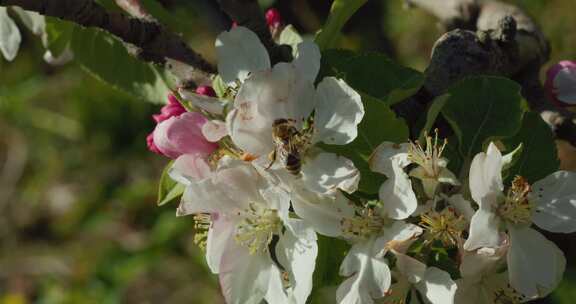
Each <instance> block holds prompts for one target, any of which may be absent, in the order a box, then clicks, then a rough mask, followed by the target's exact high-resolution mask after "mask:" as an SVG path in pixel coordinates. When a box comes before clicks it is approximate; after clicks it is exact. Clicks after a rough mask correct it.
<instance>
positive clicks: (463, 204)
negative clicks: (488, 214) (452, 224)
mask: <svg viewBox="0 0 576 304" xmlns="http://www.w3.org/2000/svg"><path fill="white" fill-rule="evenodd" d="M448 203H450V205H452V207H454V209H456V212H458V214H460V215H462V216H464V218H466V220H467V221H470V220H471V219H472V216H473V215H474V209H473V208H472V203H471V202H470V201H468V200H467V199H465V198H464V196H463V195H462V194H455V195H452V196H451V197H449V198H448Z"/></svg>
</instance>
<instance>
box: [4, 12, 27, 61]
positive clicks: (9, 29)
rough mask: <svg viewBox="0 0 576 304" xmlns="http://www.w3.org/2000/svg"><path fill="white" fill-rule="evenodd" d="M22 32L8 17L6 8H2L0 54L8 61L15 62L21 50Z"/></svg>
mask: <svg viewBox="0 0 576 304" xmlns="http://www.w3.org/2000/svg"><path fill="white" fill-rule="evenodd" d="M21 41H22V37H21V36H20V30H19V29H18V27H17V26H16V23H14V21H13V20H12V18H10V16H8V13H7V11H6V8H5V7H0V52H2V54H3V55H4V58H6V60H8V61H12V60H14V58H15V57H16V54H18V49H19V48H20V42H21Z"/></svg>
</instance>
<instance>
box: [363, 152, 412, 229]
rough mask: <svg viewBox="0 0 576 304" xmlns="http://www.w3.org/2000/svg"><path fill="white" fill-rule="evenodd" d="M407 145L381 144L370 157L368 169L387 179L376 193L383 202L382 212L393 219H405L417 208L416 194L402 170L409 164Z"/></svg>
mask: <svg viewBox="0 0 576 304" xmlns="http://www.w3.org/2000/svg"><path fill="white" fill-rule="evenodd" d="M408 146H409V144H395V143H391V142H383V143H382V144H380V145H379V146H378V147H377V148H376V149H375V150H374V152H373V153H372V156H371V157H370V161H369V162H370V169H371V170H372V171H374V172H378V173H382V174H384V175H386V177H387V178H388V179H387V180H386V181H385V182H384V183H383V184H382V186H380V190H379V192H378V197H379V198H380V200H381V201H382V202H383V205H382V209H381V210H382V212H383V214H386V215H388V216H389V217H391V218H393V219H405V218H407V217H409V216H410V215H411V214H412V213H414V211H416V208H417V207H418V200H417V199H416V194H414V190H413V189H412V182H411V181H410V177H408V175H407V174H406V173H405V172H404V168H405V167H407V166H408V165H409V164H410V161H409V160H408Z"/></svg>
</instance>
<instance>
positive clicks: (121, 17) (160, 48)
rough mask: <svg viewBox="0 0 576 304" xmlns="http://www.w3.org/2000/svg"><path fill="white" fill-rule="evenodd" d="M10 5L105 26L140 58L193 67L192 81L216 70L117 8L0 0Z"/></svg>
mask: <svg viewBox="0 0 576 304" xmlns="http://www.w3.org/2000/svg"><path fill="white" fill-rule="evenodd" d="M10 5H14V6H20V7H22V8H23V9H25V10H29V11H34V12H37V13H40V14H42V15H45V16H52V17H57V18H60V19H63V20H67V21H71V22H74V23H76V24H79V25H82V26H85V27H95V28H99V29H102V30H105V31H107V32H109V33H111V34H113V35H115V36H117V37H118V38H120V39H121V40H122V41H124V42H127V43H130V44H133V45H134V46H136V47H138V48H139V50H140V54H139V55H140V57H141V59H143V60H146V61H150V62H154V63H162V64H163V63H164V62H165V61H166V59H171V60H173V61H176V62H181V63H184V64H187V65H189V66H191V67H193V68H194V71H195V73H196V75H191V78H193V79H194V80H195V81H199V82H205V81H206V79H209V76H210V74H212V73H215V72H216V68H215V67H214V66H213V65H212V64H210V63H209V62H207V61H206V60H204V59H203V58H202V56H201V55H200V54H198V53H196V52H194V51H193V50H192V49H190V48H189V47H188V46H187V45H186V43H185V42H184V41H182V39H181V38H180V37H179V36H178V35H176V34H174V33H171V32H169V31H168V30H166V29H165V28H164V27H162V26H161V25H160V24H158V23H156V22H153V21H147V20H141V19H138V18H132V17H129V16H127V15H125V14H123V13H120V12H108V11H107V10H106V9H105V8H104V7H102V6H101V5H100V4H98V3H96V2H95V1H93V0H0V6H10Z"/></svg>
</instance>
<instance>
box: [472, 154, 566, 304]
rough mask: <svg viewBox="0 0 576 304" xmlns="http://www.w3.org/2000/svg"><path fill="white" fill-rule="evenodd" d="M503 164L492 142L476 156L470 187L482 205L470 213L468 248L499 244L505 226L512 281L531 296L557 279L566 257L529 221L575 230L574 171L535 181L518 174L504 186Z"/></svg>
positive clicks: (545, 290) (556, 229)
mask: <svg viewBox="0 0 576 304" xmlns="http://www.w3.org/2000/svg"><path fill="white" fill-rule="evenodd" d="M502 166H503V157H502V154H501V153H500V151H499V150H498V148H497V147H496V145H494V143H490V145H489V147H488V150H487V152H486V153H484V152H482V153H479V154H477V155H476V156H475V157H474V159H473V161H472V164H471V166H470V192H471V196H472V198H473V199H474V201H475V202H476V203H478V206H479V208H478V210H477V211H476V213H475V214H474V216H473V217H472V219H471V223H470V235H469V237H468V239H467V240H466V242H465V244H464V249H466V250H475V249H478V248H481V247H490V248H496V247H497V246H499V244H500V243H501V241H502V235H501V232H502V231H507V232H508V235H509V237H510V249H509V250H508V253H507V264H508V274H509V278H510V284H511V286H512V287H513V288H514V289H515V290H516V291H518V292H519V293H520V294H522V295H524V296H525V297H526V298H528V299H532V298H537V297H542V296H544V295H546V294H547V293H549V292H550V291H551V290H552V289H554V288H555V287H556V285H557V284H558V283H559V281H560V279H561V277H562V273H563V271H564V268H565V266H566V259H565V257H564V254H563V253H562V252H561V251H560V250H559V249H558V248H557V247H556V245H555V244H554V243H552V242H550V241H549V240H547V239H546V238H545V237H544V236H543V235H542V234H540V232H538V231H536V230H534V229H532V228H530V226H531V224H532V223H534V224H536V225H537V226H539V227H540V228H543V229H547V230H551V231H554V232H564V233H569V232H574V231H576V193H575V192H574V190H573V189H575V187H576V175H575V174H574V173H570V172H566V171H559V172H556V173H553V174H551V175H549V176H547V177H545V178H544V179H543V180H540V181H537V182H536V183H534V185H533V186H532V187H531V186H530V185H529V184H528V183H527V181H526V180H524V179H523V178H521V177H516V178H515V179H514V181H513V182H512V186H511V187H510V188H508V190H507V191H506V192H504V185H503V182H502ZM526 265H531V267H526Z"/></svg>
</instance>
